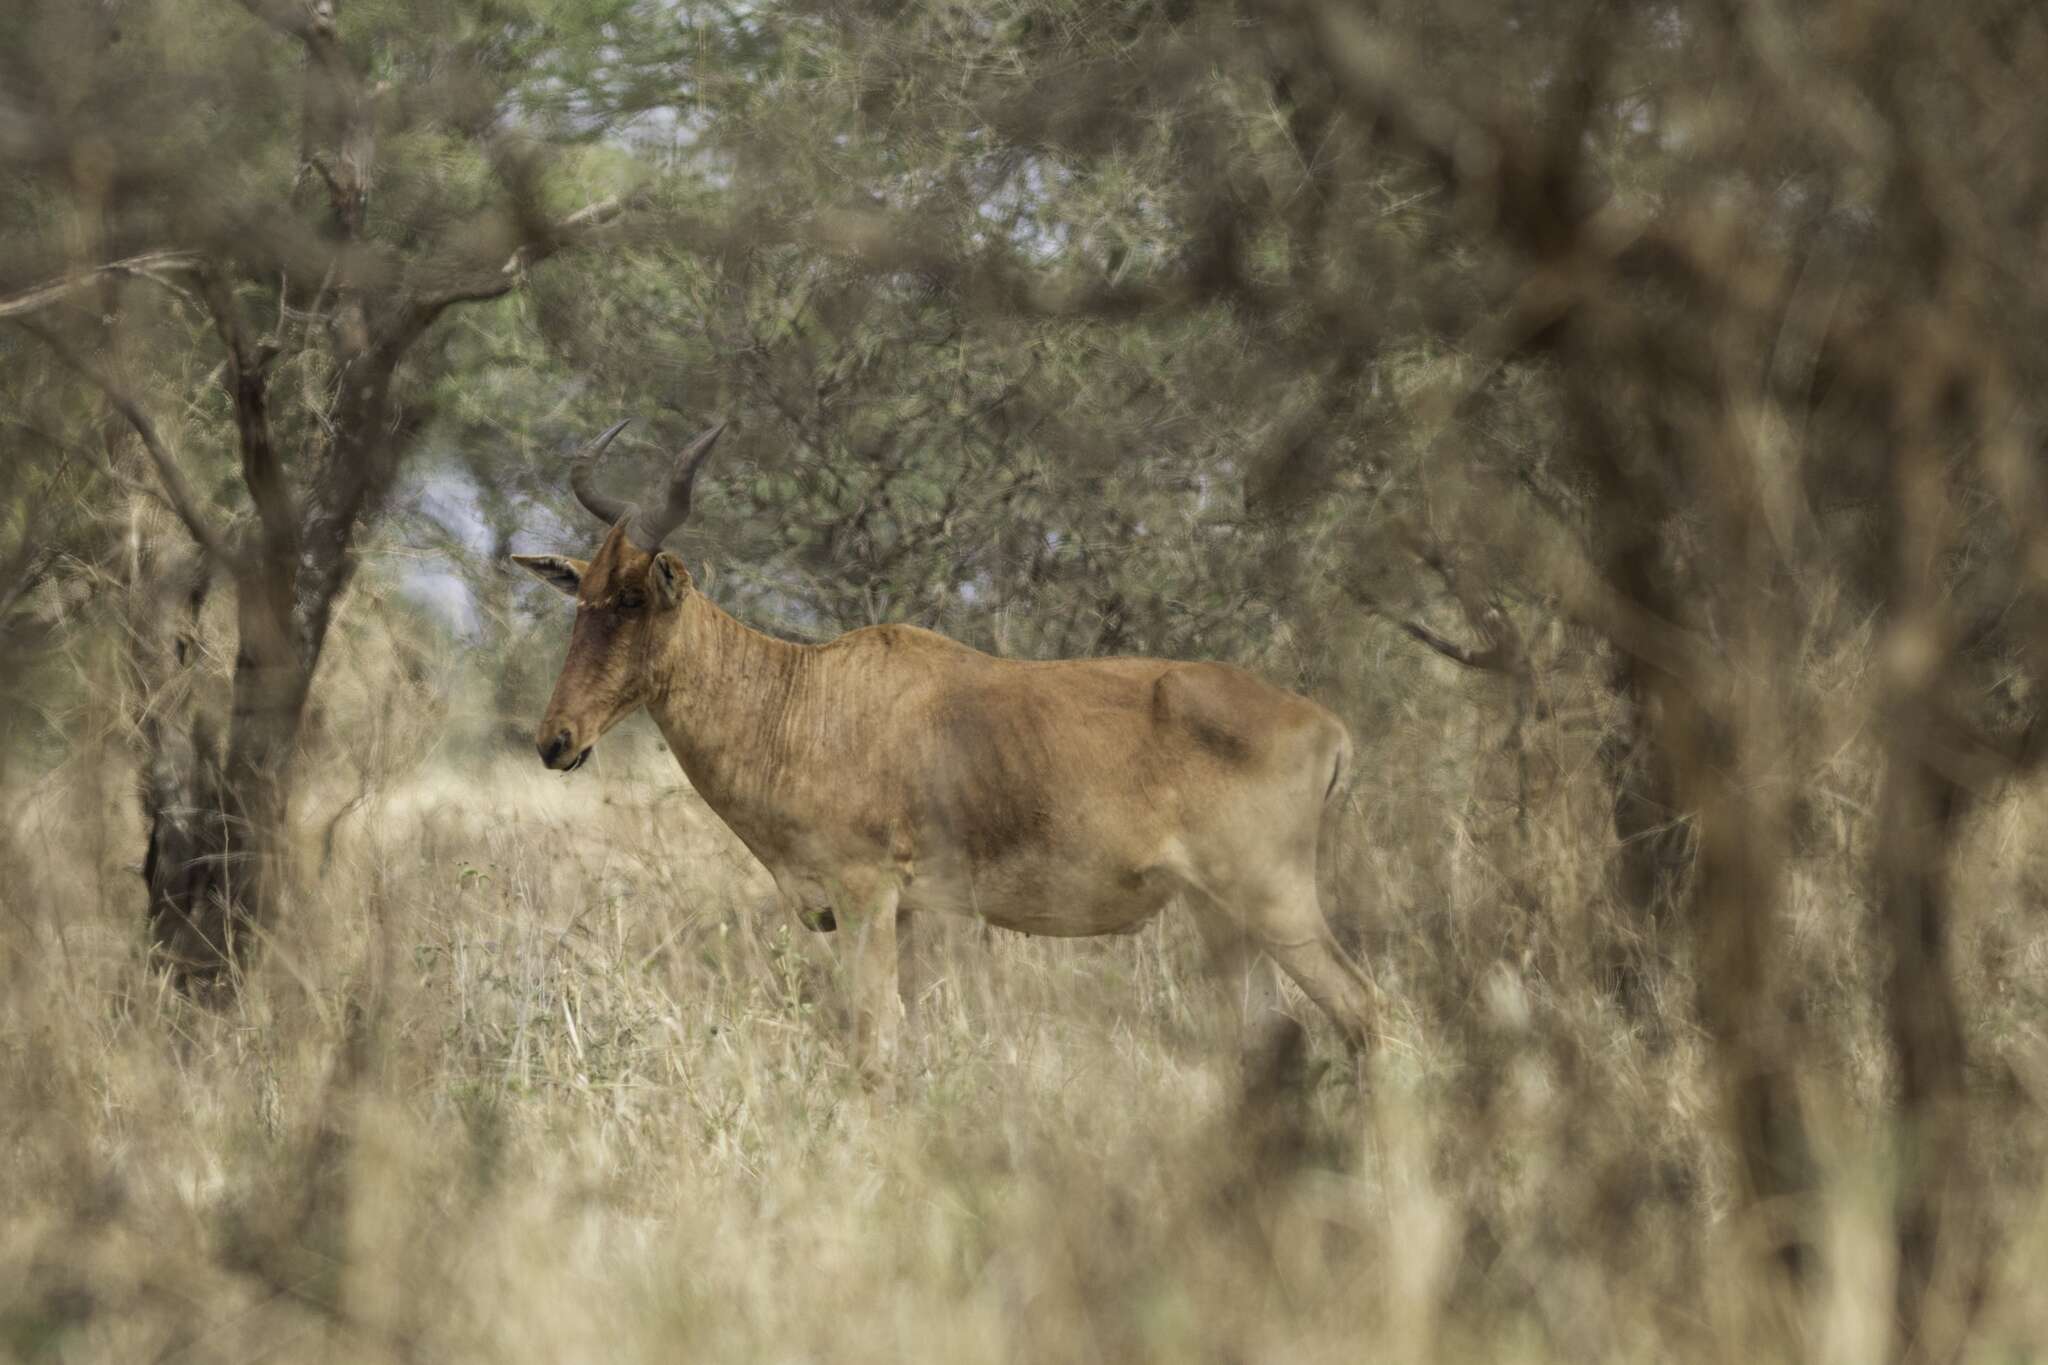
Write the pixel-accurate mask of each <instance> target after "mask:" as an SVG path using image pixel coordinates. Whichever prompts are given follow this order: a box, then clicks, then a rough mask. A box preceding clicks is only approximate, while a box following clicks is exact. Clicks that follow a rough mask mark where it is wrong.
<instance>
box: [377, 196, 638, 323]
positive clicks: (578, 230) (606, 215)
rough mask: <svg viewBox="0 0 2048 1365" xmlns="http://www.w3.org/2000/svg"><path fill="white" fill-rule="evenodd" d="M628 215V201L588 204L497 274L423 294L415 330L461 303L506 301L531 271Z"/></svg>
mask: <svg viewBox="0 0 2048 1365" xmlns="http://www.w3.org/2000/svg"><path fill="white" fill-rule="evenodd" d="M625 211H626V204H625V201H623V200H621V199H619V198H618V197H617V196H613V197H611V198H607V199H600V200H598V201H597V202H596V203H594V204H586V205H584V206H583V207H582V208H580V209H578V210H576V212H574V213H572V214H570V215H569V216H568V217H566V218H561V219H558V220H556V221H555V222H554V223H552V224H549V225H548V226H547V228H546V229H545V230H543V231H542V232H541V233H539V234H538V235H537V236H535V237H534V239H533V240H531V241H527V242H522V243H521V244H520V245H519V246H518V248H517V249H515V250H514V251H513V252H512V254H511V256H510V257H508V258H507V259H506V261H505V263H504V264H503V265H502V266H499V267H498V268H497V269H496V270H495V271H491V272H489V273H473V274H471V275H469V276H468V277H467V278H463V279H460V280H458V282H456V283H454V284H450V285H448V286H446V287H445V288H441V289H436V290H434V291H432V292H430V293H425V294H422V295H421V296H420V298H419V300H418V302H417V303H415V304H414V305H413V309H412V313H413V319H412V321H413V326H414V327H415V328H416V329H424V328H425V327H426V325H427V324H428V323H430V322H432V321H433V320H434V319H435V318H436V317H438V316H440V314H441V313H442V311H443V310H445V309H447V308H450V307H452V306H454V305H455V304H458V303H482V302H485V301H487V300H490V299H496V298H503V297H504V296H505V295H507V294H509V293H511V292H512V291H513V290H514V289H517V288H518V287H519V286H520V284H521V283H522V282H523V281H524V280H525V277H526V272H527V271H528V270H529V269H531V268H532V267H534V266H536V265H538V264H539V263H540V262H542V261H544V260H546V259H548V257H550V256H553V255H554V254H555V253H557V252H559V251H563V250H567V249H570V248H574V247H578V246H583V245H587V244H588V243H589V242H590V241H591V239H592V238H593V237H594V236H595V235H596V234H597V233H598V231H599V230H600V229H602V228H604V227H605V226H607V225H608V224H610V223H612V222H614V221H616V220H617V219H618V218H619V217H620V215H622V214H623V213H625Z"/></svg>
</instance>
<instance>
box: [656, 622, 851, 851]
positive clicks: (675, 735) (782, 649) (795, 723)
mask: <svg viewBox="0 0 2048 1365" xmlns="http://www.w3.org/2000/svg"><path fill="white" fill-rule="evenodd" d="M650 652H651V656H652V657H650V658H649V659H648V669H649V673H650V675H651V679H650V681H651V686H650V687H649V690H648V697H647V709H648V712H649V713H650V714H651V715H652V716H653V717H654V722H655V724H656V725H657V726H659V727H660V729H661V733H662V736H663V738H665V739H666V740H667V741H668V746H669V748H670V749H671V750H672V751H673V752H674V753H675V756H676V759H677V761H678V762H680V763H681V764H682V765H683V771H684V772H685V773H687V774H688V775H689V778H690V782H691V785H692V786H694V787H696V789H697V792H698V794H699V795H700V796H702V797H703V798H704V799H705V801H707V802H708V803H710V805H711V807H712V809H714V810H716V811H718V812H719V814H720V815H721V816H725V817H726V818H727V821H728V823H731V820H732V816H733V814H735V813H738V812H735V811H732V810H731V809H730V808H731V807H733V806H735V805H738V806H747V805H751V804H753V803H754V802H755V801H756V800H758V799H760V798H762V797H765V796H766V795H767V794H768V793H767V790H766V786H767V782H768V781H769V780H770V779H769V775H770V774H774V773H778V772H786V771H788V770H789V764H790V762H791V760H794V759H796V758H798V757H799V755H798V753H797V752H796V751H797V750H798V749H799V748H801V747H802V746H803V743H804V740H805V738H806V737H807V736H809V734H810V732H811V730H812V729H813V727H812V726H811V725H810V724H807V723H804V721H803V720H802V719H801V718H802V717H803V716H804V715H806V714H807V713H808V712H809V711H811V710H813V709H814V708H811V707H807V706H806V705H805V704H804V703H805V701H806V700H807V699H808V697H809V695H810V693H811V690H812V689H811V687H810V686H809V684H810V682H811V675H812V673H813V672H815V667H816V657H817V651H816V650H815V649H814V648H813V647H811V646H808V645H798V644H791V643H789V642H788V641H786V640H777V639H775V638H774V637H773V636H769V635H764V634H762V633H761V632H760V631H758V630H754V629H752V628H751V627H749V626H747V625H744V624H743V623H741V622H739V621H737V620H735V619H733V618H732V617H731V616H729V615H727V614H726V613H725V612H723V611H721V610H720V609H719V608H718V607H717V605H715V604H714V603H713V602H712V601H711V600H710V599H709V598H707V597H705V596H704V594H703V593H701V592H696V591H692V592H690V593H689V594H688V595H687V596H686V597H685V598H684V599H683V601H682V603H681V604H680V605H679V606H678V607H677V609H676V615H675V620H674V623H673V624H672V625H671V627H670V628H669V630H668V632H667V633H666V635H665V637H657V638H656V639H655V640H653V641H651V642H650Z"/></svg>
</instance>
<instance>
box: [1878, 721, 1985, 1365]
mask: <svg viewBox="0 0 2048 1365" xmlns="http://www.w3.org/2000/svg"><path fill="white" fill-rule="evenodd" d="M1901 747H1902V748H1903V746H1901ZM1962 806H1963V801H1962V794H1961V792H1960V791H1959V789H1958V788H1957V787H1956V786H1955V784H1954V783H1953V782H1951V781H1950V780H1949V779H1948V778H1947V777H1945V776H1943V775H1942V774H1941V773H1940V772H1938V771H1936V770H1935V769H1934V768H1933V767H1932V766H1930V765H1929V764H1928V763H1927V762H1926V761H1925V760H1924V759H1922V758H1920V757H1917V756H1914V755H1912V754H1909V753H1905V752H1896V753H1894V755H1893V757H1892V759H1891V763H1890V767H1889V769H1888V770H1887V772H1886V776H1885V789H1884V795H1883V798H1882V805H1881V808H1880V812H1879V819H1880V822H1881V829H1882V834H1881V837H1880V839H1879V841H1878V849H1877V882H1878V903H1879V904H1878V908H1879V916H1880V919H1881V923H1882V932H1883V937H1884V941H1885V945H1886V947H1887V948H1888V949H1889V950H1890V954H1891V970H1890V973H1889V975H1888V977H1887V979H1886V982H1885V1020H1886V1024H1887V1025H1888V1029H1889V1032H1890V1034H1891V1043H1892V1050H1893V1054H1894V1056H1895V1057H1896V1058H1897V1061H1898V1068H1899V1146H1900V1150H1899V1192H1898V1202H1897V1205H1896V1208H1895V1214H1894V1216H1895V1220H1896V1222H1895V1235H1896V1238H1897V1243H1898V1252H1899V1271H1898V1275H1899V1278H1898V1286H1897V1302H1898V1320H1899V1328H1900V1332H1901V1334H1902V1335H1901V1341H1900V1346H1901V1348H1902V1349H1901V1351H1900V1355H1901V1356H1902V1357H1903V1358H1905V1359H1909V1360H1921V1359H1928V1360H1932V1359H1947V1358H1949V1357H1950V1356H1951V1355H1952V1354H1953V1352H1954V1351H1955V1349H1956V1348H1958V1347H1959V1346H1960V1344H1961V1340H1962V1334H1963V1331H1964V1329H1965V1327H1966V1326H1967V1323H1968V1321H1969V1318H1970V1316H1971V1310H1972V1307H1973V1304H1972V1300H1973V1299H1974V1298H1975V1297H1976V1295H1977V1289H1976V1287H1975V1286H1974V1284H1973V1283H1972V1281H1973V1280H1974V1278H1975V1276H1974V1273H1973V1267H1972V1264H1971V1262H1970V1248H1969V1246H1968V1245H1967V1244H1968V1242H1969V1241H1970V1240H1971V1239H1970V1238H1969V1236H1968V1235H1967V1234H1968V1232H1969V1229H1968V1228H1967V1227H1966V1226H1965V1220H1966V1218H1967V1214H1968V1207H1967V1194H1968V1191H1969V1186H1970V1171H1971V1164H1970V1157H1971V1153H1970V1144H1969V1132H1968V1125H1967V1115H1966V1113H1965V1096H1964V1090H1963V1063H1964V1045H1963V1026H1962V1013H1961V1010H1960V1009H1959V1008H1958V1007H1957V1003H1956V997H1955V988H1954V984H1953V982H1952V980H1951V978H1950V975H1949V965H1948V897H1947V888H1946V885H1945V883H1946V880H1947V877H1946V874H1947V869H1948V850H1949V845H1950V841H1951V839H1952V838H1953V837H1954V831H1955V825H1956V821H1957V819H1958V817H1959V816H1960V814H1961V811H1962Z"/></svg>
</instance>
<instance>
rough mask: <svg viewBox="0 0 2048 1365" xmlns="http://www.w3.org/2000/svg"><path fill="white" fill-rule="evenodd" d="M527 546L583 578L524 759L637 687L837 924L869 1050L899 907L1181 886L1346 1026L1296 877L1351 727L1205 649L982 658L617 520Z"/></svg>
mask: <svg viewBox="0 0 2048 1365" xmlns="http://www.w3.org/2000/svg"><path fill="white" fill-rule="evenodd" d="M520 559H521V562H522V563H525V564H526V565H527V567H529V568H531V569H533V570H534V571H535V572H536V573H538V574H540V575H541V576H542V577H544V578H547V579H549V581H551V582H555V583H556V584H557V586H562V587H564V588H565V590H566V587H567V584H568V583H570V582H572V581H577V580H580V582H578V583H577V587H576V597H577V614H576V625H575V628H574V631H573V632H572V634H571V637H570V644H569V654H568V658H567V660H566V662H565V663H564V665H563V668H562V674H561V677H560V679H559V681H558V682H557V684H556V686H555V693H554V697H553V699H552V700H551V701H550V703H549V705H548V710H547V715H546V717H545V718H544V719H543V720H542V722H541V727H540V735H539V744H540V747H541V749H542V752H543V756H544V757H546V758H547V759H548V761H549V763H550V766H554V767H570V766H574V764H575V763H576V762H579V761H580V759H581V757H582V755H584V754H585V753H587V751H588V749H589V747H590V746H591V745H592V744H594V743H595V742H596V741H597V739H598V737H599V736H601V735H602V734H603V733H604V732H605V731H606V730H608V729H610V728H611V726H613V725H614V724H616V723H617V722H618V721H619V720H620V719H621V718H622V717H624V716H625V715H627V714H629V713H630V712H631V711H632V710H634V709H635V708H636V707H639V706H642V705H644V706H646V707H647V709H648V711H649V712H650V713H651V714H652V715H653V717H654V719H655V722H656V724H657V725H659V726H660V728H661V731H662V734H663V735H664V737H665V738H666V739H667V740H668V743H669V747H670V748H671V749H672V750H673V751H674V752H675V755H676V758H677V760H678V761H679V762H680V763H681V764H682V767H683V770H684V772H685V773H687V774H688V776H689V778H690V781H691V783H692V784H693V785H694V786H695V787H696V789H697V791H698V793H699V794H700V795H701V796H702V797H703V798H704V800H705V802H706V803H707V804H708V805H709V806H710V807H711V808H712V810H714V811H716V812H717V813H718V815H719V816H720V817H721V818H722V819H723V820H724V821H725V822H726V824H728V825H729V826H730V827H731V828H732V830H733V832H734V833H735V834H737V835H738V836H739V837H740V839H741V840H742V841H744V842H745V843H746V845H747V847H748V848H749V849H751V850H752V851H753V853H754V855H755V856H756V857H758V858H759V859H760V860H761V862H762V863H763V864H764V865H765V866H766V867H767V868H768V870H769V871H770V872H771V873H772V874H773V875H774V877H775V880H776V884H777V885H778V887H779V888H780V889H781V891H782V894H783V896H784V897H785V898H786V899H787V900H788V901H789V903H790V904H791V906H792V908H794V909H796V910H797V911H798V913H799V914H800V915H801V916H802V917H803V918H804V919H805V921H806V922H807V923H810V924H813V925H814V926H815V925H817V924H819V923H820V922H821V921H824V920H830V921H836V923H837V924H838V925H839V926H840V927H841V928H842V929H852V930H853V931H854V932H855V937H856V938H857V940H858V942H857V945H856V950H855V951H856V953H857V955H858V961H859V962H860V963H862V964H865V967H864V969H863V970H862V971H861V972H859V973H857V974H858V975H860V976H861V978H862V984H861V985H860V986H859V990H860V991H861V992H862V995H863V1000H862V1017H863V1032H864V1033H865V1034H867V1035H868V1041H869V1043H870V1044H871V1047H870V1050H869V1054H868V1060H869V1061H870V1062H871V1063H873V1064H875V1065H878V1066H879V1065H885V1064H886V1056H887V1053H888V1050H889V1048H890V1046H891V1045H892V1043H893V1019H894V1013H895V1011H894V1006H893V1003H890V1002H888V1001H887V1000H885V999H884V998H883V996H885V995H887V996H893V991H892V990H891V988H890V987H891V983H893V979H894V972H895V950H894V938H893V935H894V925H895V918H896V912H897V911H898V910H899V909H902V910H910V911H927V910H928V911H938V912H944V913H952V914H969V915H975V916H978V917H980V918H981V919H984V920H986V921H987V922H989V923H991V924H996V925H1001V926H1003V927H1005V928H1010V929H1016V930H1021V931H1023V932H1025V933H1034V934H1051V935H1061V936H1074V935H1092V934H1106V933H1117V932H1123V931H1127V930H1129V929H1130V928H1132V927H1134V926H1135V925H1136V924H1138V923H1140V922H1142V921H1143V920H1144V919H1145V918H1147V917H1148V916H1150V915H1152V914H1154V913H1155V912H1157V911H1158V910H1159V909H1160V908H1161V907H1162V906H1163V905H1164V904H1165V903H1166V902H1167V901H1168V900H1169V899H1171V898H1173V897H1174V896H1175V895H1176V894H1181V895H1183V896H1184V897H1185V899H1186V900H1187V901H1188V902H1189V904H1190V905H1191V908H1193V910H1194V911H1195V913H1196V915H1197V917H1198V920H1199V921H1200V922H1201V923H1202V925H1203V933H1204V937H1205V938H1206V939H1207V940H1208V941H1209V942H1210V944H1211V946H1212V948H1213V949H1214V950H1215V951H1216V954H1217V956H1218V958H1219V960H1220V961H1221V962H1222V963H1223V964H1224V965H1225V966H1228V967H1239V968H1242V967H1244V966H1245V964H1246V963H1247V962H1248V961H1249V958H1250V956H1251V955H1252V954H1254V953H1255V952H1256V951H1257V950H1259V949H1263V950H1265V951H1266V952H1267V953H1269V954H1271V955H1272V956H1273V957H1274V958H1275V959H1276V960H1277V961H1279V963H1280V964H1281V966H1283V967H1284V968H1285V969H1286V970H1287V971H1288V973H1289V974H1290V975H1292V976H1293V977H1294V978H1295V980H1296V981H1297V982H1299V983H1300V984H1301V986H1302V987H1303V989H1304V990H1306V991H1307V992H1308V994H1309V995H1310V996H1311V997H1312V998H1313V999H1315V1000H1316V1002H1317V1003H1318V1004H1320V1005H1321V1006H1322V1007H1323V1008H1324V1009H1325V1010H1326V1011H1327V1012H1328V1013H1329V1014H1330V1015H1331V1017H1332V1018H1333V1019H1334V1020H1335V1022H1336V1023H1337V1024H1338V1026H1339V1027H1340V1029H1342V1030H1343V1032H1344V1033H1345V1035H1346V1037H1347V1038H1348V1039H1349V1040H1350V1041H1351V1042H1352V1043H1353V1044H1355V1045H1359V1046H1363V1045H1364V1044H1365V1043H1366V1042H1367V1040H1368V1038H1369V1036H1370V1033H1371V987H1370V985H1369V983H1367V981H1366V980H1365V978H1364V975H1363V973H1362V972H1361V971H1360V970H1359V969H1358V967H1357V966H1356V965H1355V964H1353V963H1352V962H1351V961H1350V960H1349V959H1348V958H1347V957H1346V956H1345V955H1344V954H1343V952H1342V950H1341V949H1339V948H1338V947H1337V945H1336V943H1335V941H1334V940H1333V939H1332V938H1331V936H1330V934H1329V930H1328V928H1327V927H1326V925H1325V924H1324V921H1323V916H1322V913H1321V911H1320V909H1319V908H1318V906H1317V903H1316V889H1315V866H1316V848H1317V842H1318V834H1319V830H1320V827H1321V822H1322V816H1323V808H1324V804H1325V801H1326V799H1327V798H1328V797H1329V795H1330V794H1331V792H1332V791H1333V790H1334V787H1335V785H1336V781H1335V779H1336V777H1337V775H1338V774H1340V773H1341V772H1342V770H1343V769H1344V767H1345V766H1346V764H1347V763H1348V756H1349V753H1350V748H1351V741H1350V737H1349V735H1348V734H1347V733H1346V731H1345V729H1344V726H1343V724H1342V723H1341V722H1340V721H1338V719H1337V718H1336V717H1335V716H1333V715H1332V714H1330V712H1328V711H1327V710H1325V709H1324V708H1322V707H1320V706H1318V705H1316V704H1315V703H1314V702H1311V701H1309V700H1307V699H1306V698H1303V697H1299V696H1296V695H1294V694H1293V693H1290V692H1285V691H1282V690H1281V689H1279V688H1276V687H1273V686H1271V685H1270V684H1267V683H1265V682H1262V681H1260V680H1259V679H1257V678H1255V677H1253V676H1251V675H1250V674H1248V673H1245V672H1243V671H1242V670H1240V669H1236V668H1232V667H1229V666H1227V665H1223V664H1214V663H1176V662H1173V661H1169V660H1161V659H1131V658H1119V659H1076V660H1061V661H1056V662H1044V663H1038V662H1023V661H1016V660H1007V659H998V658H994V657H992V656H990V655H987V654H983V653H981V652H980V651H978V650H974V649H970V648H968V647H967V646H965V645H962V644H959V643H957V642H955V641H952V640H949V639H947V638H945V637H944V636H941V635H936V634H933V633H932V632H930V631H926V630H919V629H917V628H915V627H910V626H874V627H869V628H867V629H864V630H857V631H853V632H851V633H850V634H847V635H843V636H841V637H840V638H838V639H836V640H833V641H832V642H830V643H828V644H824V645H798V644H790V643H787V642H784V641H780V640H775V639H772V638H770V637H768V636H766V635H763V634H761V633H759V632H757V631H754V630H750V629H748V628H747V627H746V626H744V625H741V624H740V623H739V622H738V621H735V620H734V619H733V618H732V617H730V616H728V615H727V614H726V613H724V612H723V611H721V610H719V609H718V607H717V606H715V605H714V604H713V603H712V602H711V601H710V600H709V599H708V598H706V597H704V596H703V595H702V594H701V593H698V592H696V591H695V590H694V588H693V587H692V586H691V584H690V579H689V575H688V574H687V572H685V571H684V569H683V567H682V565H681V564H680V563H679V562H677V561H676V560H675V559H674V557H673V556H671V555H668V554H666V553H663V554H662V555H660V556H658V557H657V556H654V555H649V554H647V553H645V552H643V551H641V550H639V549H637V548H635V547H634V546H633V545H632V544H631V543H630V541H629V540H628V538H627V537H626V536H625V535H623V534H622V533H621V528H620V527H614V528H613V530H612V532H611V534H610V535H608V536H607V537H606V538H605V540H604V543H603V544H602V545H601V546H600V547H599V549H598V552H597V555H596V556H595V557H594V558H593V559H592V560H591V561H590V562H589V563H588V564H587V565H584V564H579V563H577V562H576V561H573V560H563V559H558V558H554V557H528V556H521V557H520ZM885 966H886V976H885V974H884V973H885Z"/></svg>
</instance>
